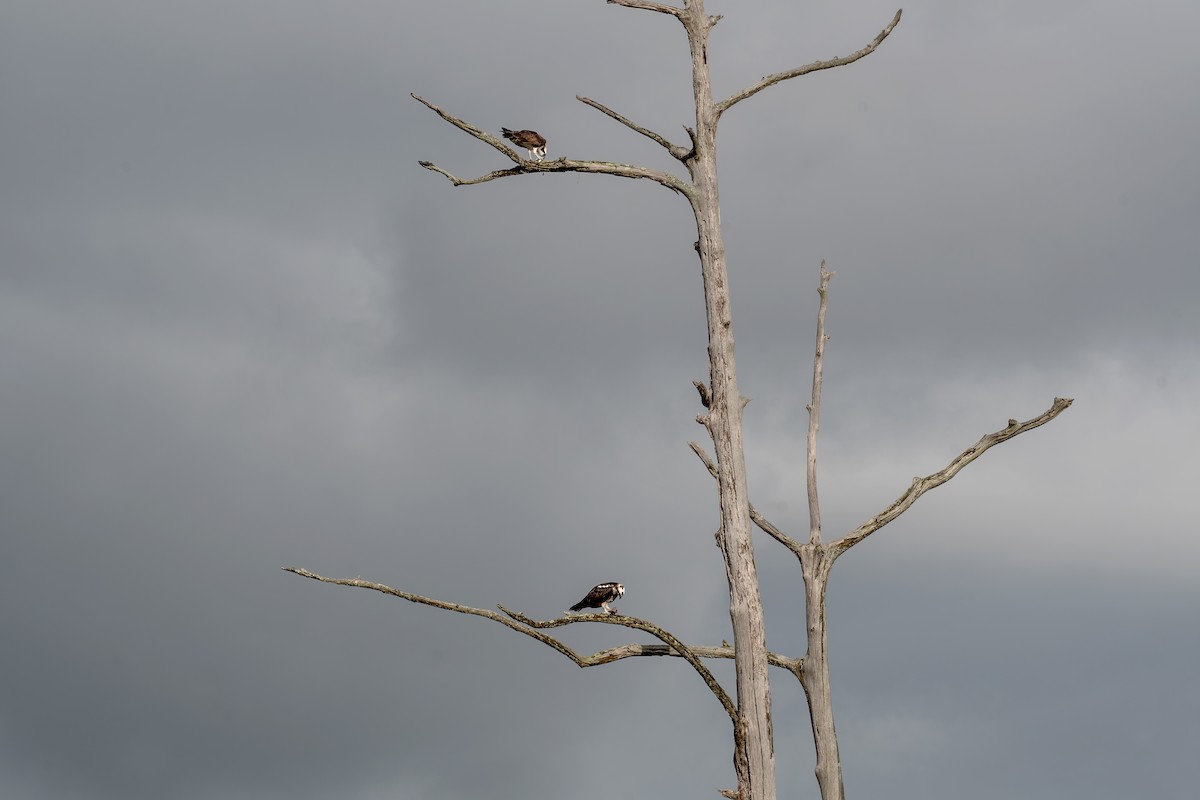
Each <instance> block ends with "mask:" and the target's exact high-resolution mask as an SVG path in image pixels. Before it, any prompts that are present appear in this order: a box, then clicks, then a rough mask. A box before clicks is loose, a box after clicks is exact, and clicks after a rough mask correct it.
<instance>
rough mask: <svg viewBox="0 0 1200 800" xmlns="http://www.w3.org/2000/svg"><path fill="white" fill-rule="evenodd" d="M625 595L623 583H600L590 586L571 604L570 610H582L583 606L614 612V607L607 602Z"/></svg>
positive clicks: (612, 601) (615, 611)
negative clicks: (581, 596) (579, 598)
mask: <svg viewBox="0 0 1200 800" xmlns="http://www.w3.org/2000/svg"><path fill="white" fill-rule="evenodd" d="M624 596H625V584H622V583H616V582H609V583H601V584H598V585H596V586H593V587H592V590H591V591H590V592H588V593H587V595H586V596H585V597H584V598H583V599H582V600H580V601H579V602H578V603H576V604H575V605H573V606H571V610H572V611H582V610H583V609H585V608H603V609H604V610H605V612H606V613H609V614H615V613H617V610H616V609H615V608H609V607H608V604H609V603H614V602H616V600H617V598H618V597H624Z"/></svg>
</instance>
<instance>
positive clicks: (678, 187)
mask: <svg viewBox="0 0 1200 800" xmlns="http://www.w3.org/2000/svg"><path fill="white" fill-rule="evenodd" d="M417 163H418V164H420V165H421V166H422V167H424V168H425V169H427V170H430V171H431V172H437V173H439V174H441V175H445V176H446V178H447V179H448V180H449V181H450V182H451V183H452V184H454V185H455V186H474V185H475V184H479V183H487V182H488V181H494V180H496V179H497V178H509V177H512V176H514V175H526V174H531V173H537V172H591V173H594V174H597V175H614V176H616V177H618V178H644V179H645V180H650V181H654V182H655V183H658V184H660V185H662V186H665V187H666V188H668V189H670V190H671V191H673V192H675V193H677V194H681V195H683V196H684V197H690V196H691V195H692V194H693V192H694V190H693V189H692V187H691V185H690V184H688V183H687V182H686V181H684V180H681V179H680V178H677V177H675V176H674V175H671V174H670V173H668V172H662V171H660V170H656V169H647V168H646V167H638V166H634V165H632V164H616V163H613V162H610V161H572V160H570V159H566V158H559V159H556V160H554V161H540V162H539V161H522V162H521V164H520V166H517V167H513V168H511V169H498V170H495V171H493V172H489V173H487V174H486V175H480V176H479V177H477V178H459V177H457V176H455V175H453V174H451V173H450V172H448V171H447V170H445V169H442V168H441V167H439V166H438V165H437V164H434V163H433V162H431V161H418V162H417Z"/></svg>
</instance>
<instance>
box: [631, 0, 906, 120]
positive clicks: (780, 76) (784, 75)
mask: <svg viewBox="0 0 1200 800" xmlns="http://www.w3.org/2000/svg"><path fill="white" fill-rule="evenodd" d="M611 1H612V0H610V2H611ZM903 11H904V9H899V10H898V11H896V16H895V17H893V18H892V21H891V22H889V23H888V26H887V27H886V28H884V29H883V30H882V31H880V32H879V35H878V36H876V37H875V39H874V41H872V42H871V43H870V44H868V45H867V46H866V47H864V48H863V49H862V50H859V51H858V52H855V53H851V54H850V55H848V56H842V57H841V58H831V59H829V60H828V61H814V62H812V63H811V64H805V65H804V66H803V67H797V68H795V69H789V70H787V71H785V72H776V73H775V74H774V75H768V76H767V77H765V78H763V79H762V80H760V81H759V82H758V83H756V84H754V85H753V86H749V87H747V88H745V89H742V90H741V91H740V92H738V93H737V94H734V95H731V96H729V97H727V98H725V99H724V100H722V101H721V102H719V103H717V104H716V105H715V106H714V107H713V109H714V110H715V111H716V113H717V116H720V115H721V114H724V113H725V112H726V111H728V110H729V109H730V108H731V107H733V106H734V105H736V104H737V103H740V102H742V101H743V100H745V99H746V98H747V97H753V96H754V95H756V94H758V93H759V92H761V91H762V90H763V89H766V88H767V87H768V86H773V85H775V84H776V83H781V82H782V81H786V80H788V79H790V78H798V77H800V76H801V75H807V74H808V73H810V72H817V71H819V70H823V69H832V68H834V67H844V66H846V65H847V64H853V63H854V62H855V61H858V60H859V59H860V58H864V57H865V56H869V55H871V53H874V52H875V48H877V47H879V45H881V44H882V43H883V40H884V39H886V38H887V37H888V35H889V34H890V33H891V32H892V31H893V30H895V28H896V26H897V25H899V24H900V15H901V13H902V12H903Z"/></svg>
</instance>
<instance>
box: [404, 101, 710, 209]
mask: <svg viewBox="0 0 1200 800" xmlns="http://www.w3.org/2000/svg"><path fill="white" fill-rule="evenodd" d="M412 97H413V99H414V100H417V101H418V102H420V103H422V104H423V105H425V106H427V107H428V108H429V109H430V110H432V111H433V112H434V113H436V114H437V115H438V116H439V117H441V118H442V119H444V120H446V122H449V123H450V124H451V125H453V126H454V127H456V128H458V129H459V130H462V131H466V132H467V133H469V134H471V135H472V136H474V137H475V138H476V139H478V140H480V141H481V142H486V143H487V144H490V145H491V146H492V147H494V148H496V149H497V150H499V151H500V152H501V153H503V154H504V155H506V156H508V157H509V158H510V159H512V161H513V162H514V163H515V164H516V166H515V167H512V168H511V169H500V170H494V171H492V172H489V173H487V174H486V175H480V176H479V177H477V178H459V177H457V176H455V175H453V174H451V173H450V172H449V171H448V170H445V169H442V168H441V167H439V166H437V165H436V164H434V163H433V162H431V161H418V162H417V163H418V164H420V165H421V166H422V167H424V168H425V169H427V170H430V171H432V172H436V173H438V174H440V175H444V176H445V177H446V178H447V179H448V180H449V181H450V182H451V183H452V184H454V185H455V186H473V185H475V184H479V183H487V182H488V181H494V180H496V179H497V178H508V177H512V176H514V175H525V174H530V173H538V172H591V173H596V174H600V175H615V176H617V177H618V178H644V179H646V180H651V181H654V182H655V183H658V184H660V185H662V186H665V187H666V188H668V189H670V190H671V191H673V192H676V193H678V194H681V195H683V196H685V197H688V198H689V199H690V198H691V197H692V195H694V194H695V190H694V189H693V188H692V186H691V184H689V183H687V182H686V181H684V180H682V179H680V178H678V177H676V176H674V175H672V174H670V173H669V172H663V171H662V170H657V169H649V168H647V167H639V166H636V165H633V164H614V163H612V162H608V161H574V160H571V159H567V158H559V159H555V160H554V161H528V160H526V159H523V158H521V156H519V155H518V154H517V152H516V151H515V150H513V149H511V148H510V147H508V146H507V145H505V144H504V143H503V142H501V141H500V140H499V139H497V138H496V137H495V136H492V135H491V134H490V133H488V132H487V131H485V130H482V129H481V128H479V127H477V126H475V125H472V124H471V123H469V122H465V121H463V120H461V119H459V118H458V117H456V116H454V115H453V114H451V113H449V112H447V111H445V110H444V109H442V108H439V107H438V106H436V105H435V104H433V103H431V102H429V101H428V100H426V99H425V98H423V97H420V96H418V95H415V94H414V95H412Z"/></svg>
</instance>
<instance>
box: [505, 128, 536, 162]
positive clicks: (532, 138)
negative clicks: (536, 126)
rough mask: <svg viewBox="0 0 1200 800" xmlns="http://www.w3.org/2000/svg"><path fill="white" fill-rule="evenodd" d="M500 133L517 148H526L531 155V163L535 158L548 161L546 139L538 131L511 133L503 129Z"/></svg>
mask: <svg viewBox="0 0 1200 800" xmlns="http://www.w3.org/2000/svg"><path fill="white" fill-rule="evenodd" d="M500 133H502V134H504V138H505V139H508V140H509V141H510V142H512V143H513V144H515V145H516V146H517V147H524V148H525V150H526V151H527V152H528V153H529V160H530V161H532V160H533V159H535V158H536V159H537V160H538V161H545V160H546V137H544V136H542V135H541V134H540V133H538V132H537V131H510V130H509V129H508V128H501V129H500Z"/></svg>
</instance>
